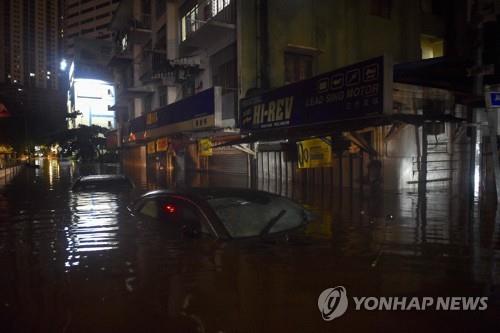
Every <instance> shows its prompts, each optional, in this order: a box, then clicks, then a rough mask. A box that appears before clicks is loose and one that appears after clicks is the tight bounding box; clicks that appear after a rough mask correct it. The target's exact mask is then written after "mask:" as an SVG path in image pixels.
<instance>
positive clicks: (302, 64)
mask: <svg viewBox="0 0 500 333" xmlns="http://www.w3.org/2000/svg"><path fill="white" fill-rule="evenodd" d="M312 64H313V56H312V55H307V54H301V53H292V52H285V83H292V82H296V81H300V80H304V79H307V78H309V77H311V76H312Z"/></svg>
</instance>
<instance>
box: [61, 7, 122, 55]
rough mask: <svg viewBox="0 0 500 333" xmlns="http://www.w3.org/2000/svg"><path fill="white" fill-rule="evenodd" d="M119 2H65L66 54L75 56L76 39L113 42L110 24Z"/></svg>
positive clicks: (64, 36)
mask: <svg viewBox="0 0 500 333" xmlns="http://www.w3.org/2000/svg"><path fill="white" fill-rule="evenodd" d="M119 2H120V1H119V0H65V3H64V30H63V38H64V53H65V56H66V57H68V58H72V57H73V56H74V54H75V38H77V37H85V38H90V39H105V40H111V32H110V31H109V23H110V21H111V18H112V15H113V12H114V11H115V9H116V7H117V6H118V3H119Z"/></svg>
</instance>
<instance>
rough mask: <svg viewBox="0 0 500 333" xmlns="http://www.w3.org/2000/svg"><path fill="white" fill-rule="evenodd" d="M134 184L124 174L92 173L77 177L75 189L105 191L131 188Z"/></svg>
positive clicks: (73, 188) (73, 187)
mask: <svg viewBox="0 0 500 333" xmlns="http://www.w3.org/2000/svg"><path fill="white" fill-rule="evenodd" d="M132 188H134V184H133V183H132V182H131V181H130V179H128V178H127V177H126V176H124V175H90V176H83V177H80V178H78V179H77V181H76V182H75V183H74V184H73V186H72V188H71V189H72V190H73V191H105V192H115V191H124V190H131V189H132Z"/></svg>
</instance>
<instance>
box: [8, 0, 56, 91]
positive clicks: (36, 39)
mask: <svg viewBox="0 0 500 333" xmlns="http://www.w3.org/2000/svg"><path fill="white" fill-rule="evenodd" d="M60 14H61V10H60V3H59V1H58V0H36V1H16V0H5V1H2V3H1V4H0V48H1V52H0V82H1V83H13V84H18V83H19V84H22V85H23V86H25V87H33V88H48V89H57V88H58V85H59V83H58V76H57V70H58V68H59V60H60V59H59V15H60Z"/></svg>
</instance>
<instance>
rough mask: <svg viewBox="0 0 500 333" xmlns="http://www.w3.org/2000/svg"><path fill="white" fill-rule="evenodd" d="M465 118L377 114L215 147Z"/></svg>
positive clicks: (259, 135)
mask: <svg viewBox="0 0 500 333" xmlns="http://www.w3.org/2000/svg"><path fill="white" fill-rule="evenodd" d="M465 121H466V120H465V119H462V118H457V117H454V116H452V115H439V116H423V115H409V114H396V115H391V116H378V117H371V118H364V119H353V120H344V121H340V122H336V123H328V124H319V125H316V126H312V127H311V126H309V127H295V128H281V129H273V130H267V131H259V132H254V133H249V134H247V135H242V136H241V137H240V138H238V139H234V140H231V141H227V142H224V143H222V144H218V145H215V146H214V148H216V147H223V146H234V145H240V144H244V143H255V142H271V141H282V140H290V141H297V140H303V139H308V138H314V137H325V136H330V135H340V134H341V133H342V132H353V131H357V130H361V129H365V128H369V127H377V126H386V125H391V124H395V123H405V124H411V125H415V126H422V125H423V124H425V123H432V122H465Z"/></svg>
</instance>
